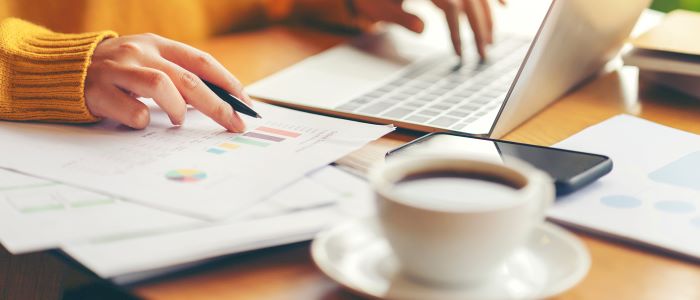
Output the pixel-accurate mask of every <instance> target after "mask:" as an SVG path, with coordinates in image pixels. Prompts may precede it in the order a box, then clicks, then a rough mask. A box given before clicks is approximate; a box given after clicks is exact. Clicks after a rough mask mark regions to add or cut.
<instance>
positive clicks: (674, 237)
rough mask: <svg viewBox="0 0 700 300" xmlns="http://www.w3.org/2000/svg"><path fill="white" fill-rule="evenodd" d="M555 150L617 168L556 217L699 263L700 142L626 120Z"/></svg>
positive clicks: (570, 198)
mask: <svg viewBox="0 0 700 300" xmlns="http://www.w3.org/2000/svg"><path fill="white" fill-rule="evenodd" d="M556 146H557V147H561V148H567V149H572V150H579V151H586V152H593V153H600V154H604V155H607V156H609V157H610V158H611V159H612V160H613V163H614V164H615V167H614V169H613V170H612V172H611V173H610V174H608V175H606V176H605V177H603V178H601V179H600V180H599V181H596V182H594V183H592V184H591V185H589V186H587V187H585V188H583V189H581V190H580V191H577V192H576V193H573V194H571V195H567V196H564V197H563V198H561V199H559V200H558V201H557V202H556V204H555V205H554V206H553V207H552V208H551V209H550V211H549V212H548V216H549V217H550V218H552V219H554V220H556V221H558V222H561V223H565V224H569V225H572V226H576V227H580V228H583V229H586V230H591V231H594V232H596V233H602V234H607V235H611V236H613V237H616V238H620V239H623V240H627V241H633V242H636V243H641V244H645V245H648V246H653V247H658V248H661V249H664V250H667V251H670V252H673V253H677V254H681V255H683V256H687V257H693V258H696V259H697V258H700V180H699V179H698V170H700V136H698V135H695V134H692V133H688V132H684V131H681V130H677V129H673V128H670V127H666V126H662V125H659V124H656V123H653V122H650V121H646V120H643V119H639V118H636V117H632V116H628V115H620V116H617V117H614V118H611V119H609V120H607V121H605V122H603V123H600V124H598V125H595V126H593V127H590V128H588V129H586V130H584V131H582V132H580V133H578V134H576V135H574V136H572V137H570V138H568V139H567V140H565V141H563V142H561V143H559V144H557V145H556Z"/></svg>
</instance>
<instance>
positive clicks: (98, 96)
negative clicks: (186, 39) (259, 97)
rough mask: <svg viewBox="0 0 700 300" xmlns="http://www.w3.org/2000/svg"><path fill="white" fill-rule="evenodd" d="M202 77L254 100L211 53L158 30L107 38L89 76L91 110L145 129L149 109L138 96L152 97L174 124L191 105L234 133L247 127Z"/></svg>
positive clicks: (94, 57)
mask: <svg viewBox="0 0 700 300" xmlns="http://www.w3.org/2000/svg"><path fill="white" fill-rule="evenodd" d="M199 77H201V78H203V79H204V80H207V81H209V82H211V83H214V84H216V85H218V86H220V87H222V88H223V89H225V90H227V91H229V92H230V93H231V94H233V95H235V96H237V97H239V98H240V99H243V100H244V101H246V102H248V104H250V98H249V97H248V96H247V95H246V94H245V93H244V92H243V86H242V85H241V83H240V81H238V79H236V77H234V76H233V75H232V74H231V73H229V72H228V71H227V70H226V68H224V66H223V65H221V63H219V62H218V61H217V60H216V59H214V58H213V57H212V56H211V55H209V54H208V53H205V52H202V51H200V50H197V49H195V48H193V47H191V46H188V45H185V44H183V43H180V42H176V41H172V40H169V39H166V38H163V37H160V36H158V35H155V34H139V35H131V36H123V37H117V38H111V39H107V40H104V41H102V42H101V43H100V44H99V45H98V46H97V48H96V49H95V52H94V54H93V55H92V62H91V63H90V66H89V67H88V71H87V78H86V79H85V102H86V104H87V107H88V109H89V110H90V112H91V113H92V114H93V115H95V116H97V117H103V118H110V119H114V120H117V121H119V122H121V123H122V124H124V125H126V126H129V127H132V128H136V129H142V128H145V127H146V126H148V124H149V122H150V113H149V111H148V107H147V106H146V105H145V104H143V103H142V102H141V101H139V100H137V99H136V98H137V97H146V98H153V100H155V102H156V104H158V106H160V108H162V109H163V111H165V113H167V114H168V117H169V118H170V121H171V122H172V123H173V124H174V125H181V124H182V123H183V122H184V121H185V113H186V112H187V104H190V105H192V106H194V107H195V108H196V109H198V110H200V111H201V112H202V113H204V114H205V115H207V116H209V117H210V118H212V119H213V120H214V121H216V122H217V123H219V124H221V126H223V127H224V128H226V129H227V130H229V131H232V132H240V131H243V130H244V129H245V125H244V124H243V121H242V120H241V118H240V117H239V116H238V114H237V113H236V112H235V111H234V110H233V109H232V108H231V106H230V105H229V104H227V103H226V102H224V101H223V100H221V99H220V98H219V97H217V96H216V94H214V92H212V91H211V90H210V89H209V88H208V87H207V86H206V85H205V84H204V82H202V80H201V79H199Z"/></svg>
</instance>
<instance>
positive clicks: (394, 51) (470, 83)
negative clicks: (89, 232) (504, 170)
mask: <svg viewBox="0 0 700 300" xmlns="http://www.w3.org/2000/svg"><path fill="white" fill-rule="evenodd" d="M429 2H430V1H420V0H416V1H411V2H408V3H407V5H408V6H409V7H408V9H409V10H412V11H413V12H414V13H416V14H418V15H420V16H421V17H422V18H423V19H424V20H426V21H427V22H426V23H427V28H426V31H427V32H426V33H424V34H423V35H420V36H416V35H414V34H412V33H408V32H407V31H405V30H403V29H401V28H398V27H395V26H389V27H388V28H386V30H384V31H382V32H381V33H375V34H371V35H370V34H367V35H364V36H362V37H359V38H356V39H354V40H353V41H351V42H348V43H346V44H342V45H340V46H337V47H334V48H331V49H329V50H327V51H324V52H322V53H320V54H318V55H315V56H312V57H310V58H308V59H306V60H304V61H302V62H300V63H298V64H296V65H294V66H291V67H289V68H287V69H285V70H283V71H280V72H279V73H277V74H274V75H272V76H270V77H268V78H265V79H263V80H261V81H259V82H257V83H255V84H253V85H251V86H250V87H249V88H248V92H249V93H250V94H251V95H252V96H254V97H256V98H259V99H261V100H263V101H267V102H271V103H274V104H279V105H284V106H288V107H292V108H299V109H304V110H308V111H313V112H319V113H324V114H330V115H337V116H341V117H348V118H354V119H359V120H364V121H370V122H376V123H387V124H389V123H391V124H394V125H397V126H399V127H403V128H408V129H413V130H420V131H455V132H462V133H467V134H473V135H482V136H491V137H495V138H498V137H501V136H503V135H504V134H506V133H508V132H509V131H510V130H512V129H513V128H515V127H516V126H518V125H520V124H521V123H522V122H524V121H526V120H527V119H529V118H530V117H532V116H533V115H534V114H536V113H537V112H539V111H540V110H542V109H543V108H544V107H546V106H547V105H549V104H550V103H551V102H553V101H554V100H556V99H558V98H559V97H561V96H562V95H563V94H564V93H566V92H567V91H568V90H570V89H571V88H572V87H574V86H576V85H577V84H578V83H580V82H581V81H583V80H585V79H586V78H588V77H590V76H591V75H592V74H594V73H596V72H597V71H598V70H599V69H600V68H601V67H602V66H603V65H605V63H606V62H608V61H609V60H610V59H611V58H613V57H614V56H615V55H616V54H617V53H618V51H619V49H620V48H621V46H622V45H623V44H624V41H625V39H626V38H627V37H628V36H629V34H630V32H631V31H632V29H633V27H634V25H635V23H636V21H637V19H638V18H639V16H640V14H641V13H642V11H643V10H644V9H645V8H646V7H647V6H648V5H649V3H650V0H625V1H609V0H554V1H538V0H516V1H509V2H510V3H509V6H508V8H506V9H505V10H502V11H498V12H497V15H496V20H498V21H500V23H497V24H496V25H497V26H498V27H497V28H501V29H502V30H500V31H498V32H497V34H496V37H497V38H496V41H495V43H494V45H493V46H491V48H490V49H489V57H488V59H487V60H486V61H485V62H480V61H479V59H478V57H476V54H475V53H474V52H475V51H469V50H472V49H471V48H470V47H472V46H471V45H469V44H467V45H465V48H467V49H466V50H467V51H466V52H467V53H472V54H471V55H467V56H466V57H465V58H464V60H463V62H464V63H463V64H462V66H461V67H460V68H457V67H456V66H457V65H458V62H459V60H458V59H457V58H456V57H455V56H454V54H452V53H451V52H450V50H449V49H450V47H449V46H450V44H449V40H448V39H447V31H446V30H447V29H446V27H445V26H444V20H442V18H443V17H442V16H441V13H440V12H439V11H437V10H436V9H435V8H433V7H432V6H431V5H430V3H429ZM499 25H500V26H499ZM504 28H505V29H504ZM508 28H509V29H508ZM465 31H466V29H465ZM465 40H467V41H468V40H469V39H468V38H467V36H466V35H465Z"/></svg>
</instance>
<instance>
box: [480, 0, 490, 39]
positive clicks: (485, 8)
mask: <svg viewBox="0 0 700 300" xmlns="http://www.w3.org/2000/svg"><path fill="white" fill-rule="evenodd" d="M479 4H480V5H481V12H482V13H483V16H484V22H485V23H486V25H485V26H486V42H487V43H489V44H493V15H492V13H491V5H490V4H489V0H479Z"/></svg>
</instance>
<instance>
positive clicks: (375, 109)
mask: <svg viewBox="0 0 700 300" xmlns="http://www.w3.org/2000/svg"><path fill="white" fill-rule="evenodd" d="M394 104H395V103H388V102H379V103H374V104H371V105H370V106H367V107H365V108H363V109H362V110H360V112H361V113H363V114H368V115H378V114H380V113H381V112H383V111H385V110H387V109H388V108H389V107H392V106H394Z"/></svg>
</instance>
